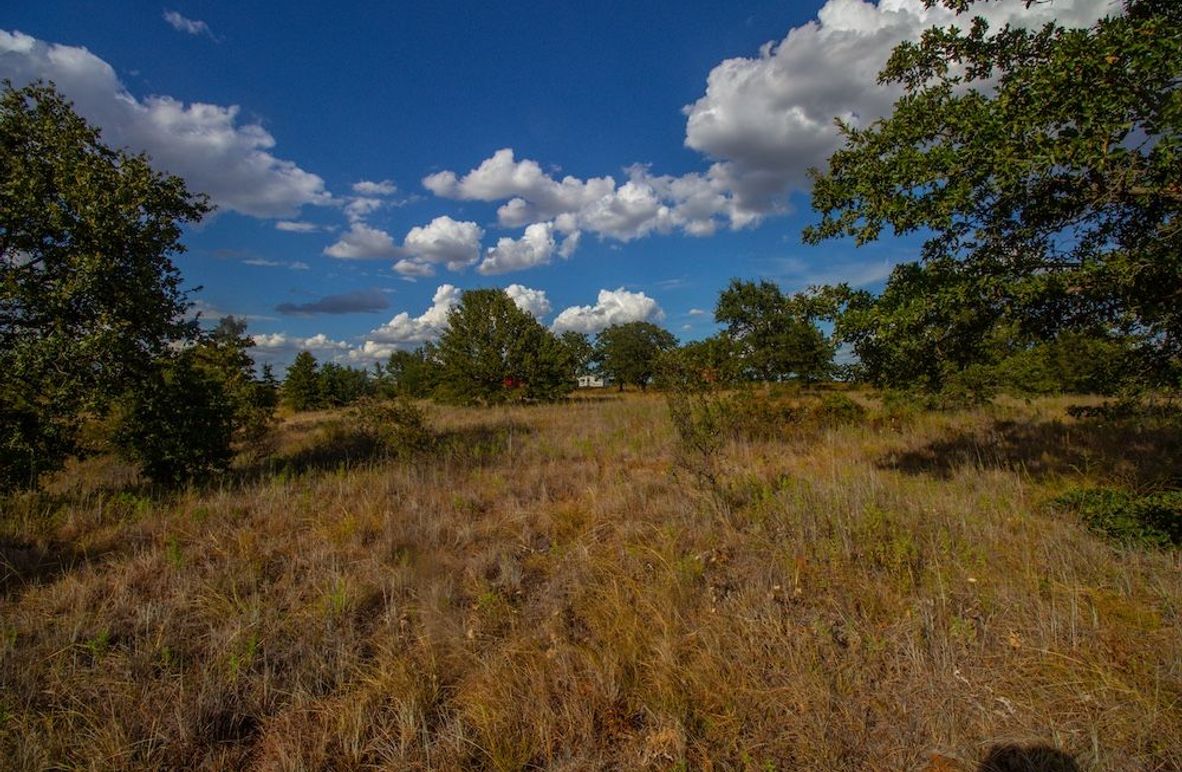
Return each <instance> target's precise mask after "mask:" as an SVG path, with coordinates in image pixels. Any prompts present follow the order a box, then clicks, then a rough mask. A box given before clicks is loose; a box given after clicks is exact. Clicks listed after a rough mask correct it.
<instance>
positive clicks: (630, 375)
mask: <svg viewBox="0 0 1182 772" xmlns="http://www.w3.org/2000/svg"><path fill="white" fill-rule="evenodd" d="M676 346H677V338H675V337H673V334H672V333H671V332H669V331H668V330H665V329H663V328H661V327H658V326H657V325H655V324H653V323H652V322H628V323H627V324H614V325H612V326H611V327H608V328H607V329H606V330H603V331H601V332H600V333H599V334H598V335H597V336H595V359H596V361H597V362H598V364H599V371H600V372H601V373H603V374H604V375H606V376H607V377H608V378H610V379H611V380H613V381H615V383H616V384H617V385H618V386H619V387H620V388H621V389H622V388H623V387H624V386H625V385H626V384H632V385H634V386H639V387H640V388H641V389H645V388H648V384H649V382H650V381H652V379H653V376H654V375H656V373H657V368H658V367H659V365H660V359H661V355H662V354H664V353H665V352H666V351H669V350H671V349H673V348H676Z"/></svg>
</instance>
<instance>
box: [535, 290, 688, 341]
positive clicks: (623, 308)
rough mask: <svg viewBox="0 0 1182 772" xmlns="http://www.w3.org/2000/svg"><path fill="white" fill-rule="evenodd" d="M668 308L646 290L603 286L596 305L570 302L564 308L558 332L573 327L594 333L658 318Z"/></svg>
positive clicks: (557, 325) (555, 322)
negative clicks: (609, 288) (660, 304)
mask: <svg viewBox="0 0 1182 772" xmlns="http://www.w3.org/2000/svg"><path fill="white" fill-rule="evenodd" d="M664 318H665V312H664V311H662V310H661V307H660V306H659V305H658V304H657V301H655V300H653V299H652V298H650V297H649V296H648V295H646V294H644V293H643V292H629V291H628V290H626V289H624V288H623V287H621V288H620V289H617V290H600V291H599V297H598V299H597V300H596V302H595V305H593V306H571V307H570V308H567V309H564V310H563V311H562V313H560V314H559V315H558V317H557V318H556V319H555V320H554V324H553V325H552V328H553V330H554V331H555V332H566V331H567V330H574V331H575V332H582V333H588V334H589V333H595V332H599V331H600V330H603V329H606V328H608V327H611V326H612V325H613V324H627V323H628V322H659V321H660V320H662V319H664Z"/></svg>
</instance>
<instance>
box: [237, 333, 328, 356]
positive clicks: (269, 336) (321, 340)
mask: <svg viewBox="0 0 1182 772" xmlns="http://www.w3.org/2000/svg"><path fill="white" fill-rule="evenodd" d="M251 339H252V340H253V341H254V345H255V348H257V349H259V350H260V351H261V352H263V353H266V354H279V353H290V352H294V351H311V352H313V353H316V352H321V353H324V352H340V351H348V350H349V348H350V346H349V344H348V343H346V342H345V341H343V340H333V339H332V338H330V337H328V336H327V335H325V334H324V333H322V332H320V333H317V334H315V335H313V336H311V337H308V338H301V337H298V336H295V335H288V334H287V333H284V332H264V333H257V334H255V335H252V336H251Z"/></svg>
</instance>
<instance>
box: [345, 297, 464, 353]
mask: <svg viewBox="0 0 1182 772" xmlns="http://www.w3.org/2000/svg"><path fill="white" fill-rule="evenodd" d="M459 302H460V290H459V288H458V287H456V286H454V285H452V284H441V285H440V286H439V287H438V288H437V289H436V290H435V295H434V297H432V299H431V307H430V308H428V309H427V310H426V311H424V312H423V313H422V314H420V315H419V316H411V315H410V314H409V313H407V312H406V311H403V312H401V313H399V314H397V315H396V316H395V317H394V318H393V319H391V320H390V321H388V322H386V323H385V324H383V325H382V326H381V327H377V328H375V329H373V330H371V331H370V332H369V334H368V335H367V336H366V339H365V342H364V343H362V345H361V347H360V348H359V349H355V350H354V351H352V352H350V357H352V358H354V359H368V360H374V359H384V358H386V357H389V356H390V354H391V353H393V352H394V350H395V349H399V348H413V347H414V346H417V345H419V344H421V343H425V342H426V341H429V340H435V339H436V338H438V337H439V336H440V335H441V334H442V333H443V331H444V330H445V329H447V317H448V314H450V313H451V310H452V309H453V308H455V306H456V304H457V303H459Z"/></svg>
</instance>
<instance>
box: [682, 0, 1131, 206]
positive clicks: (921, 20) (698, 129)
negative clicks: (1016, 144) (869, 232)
mask: <svg viewBox="0 0 1182 772" xmlns="http://www.w3.org/2000/svg"><path fill="white" fill-rule="evenodd" d="M1116 8H1117V5H1116V4H1115V3H1113V2H1111V1H1110V0H1056V2H1052V3H1035V4H1033V5H1031V6H1030V7H1029V8H1027V7H1026V3H1025V2H1023V0H1000V2H991V3H978V4H977V5H974V6H973V8H972V13H971V15H980V16H984V17H985V18H986V19H988V20H989V21H990V23H991V27H993V28H997V27H999V26H1000V25H1001V24H1004V23H1007V22H1009V23H1012V24H1014V25H1017V26H1024V27H1038V26H1041V25H1042V24H1044V23H1045V22H1047V21H1050V20H1052V19H1056V18H1057V19H1058V20H1059V21H1060V23H1062V24H1064V25H1066V26H1083V25H1087V24H1090V23H1092V22H1093V21H1095V20H1096V19H1098V18H1100V17H1101V16H1104V15H1105V14H1106V13H1109V12H1110V11H1112V10H1114V9H1116ZM971 15H965V16H960V17H958V16H957V15H956V14H954V13H953V12H951V11H949V10H947V9H946V8H944V7H943V6H939V5H937V6H935V7H933V8H925V7H924V4H923V2H922V0H880V2H879V3H878V4H874V3H872V2H867V1H866V0H828V2H826V3H825V5H824V6H822V7H821V9H820V10H819V11H818V12H817V19H816V20H814V21H810V22H809V23H807V24H804V25H803V26H800V27H796V28H794V29H792V30H790V31H789V32H788V35H787V36H786V37H784V38H783V39H782V40H780V41H778V42H775V41H772V42H768V43H766V44H764V45H763V47H762V48H760V50H759V55H758V56H756V57H737V58H733V59H727V60H725V61H723V62H722V63H721V64H719V65H717V66H716V67H715V68H714V69H713V70H711V72H710V75H709V77H708V78H707V82H706V93H705V94H704V95H703V96H702V97H701V98H700V99H698V100H697V101H696V102H694V103H693V104H692V105H688V106H687V107H686V108H685V110H684V112H685V115H686V134H685V144H686V146H687V147H690V148H693V149H694V150H698V151H700V152H702V153H703V154H705V155H707V156H709V157H710V158H713V159H717V161H718V163H717V164H716V165H715V166H713V167H712V168H711V169H710V171H709V172H708V177H709V178H711V179H713V180H717V181H718V182H720V183H721V184H722V185H723V186H725V187H726V188H727V189H729V190H731V191H733V192H734V194H735V197H736V199H737V203H738V207H739V210H740V211H741V212H744V213H746V214H747V215H748V216H752V217H757V216H759V215H760V214H763V213H767V212H769V211H772V210H774V209H776V208H777V207H778V206H780V205H781V204H782V196H783V195H784V194H785V193H786V192H787V191H789V190H790V189H793V188H804V187H805V185H806V184H807V179H806V176H805V172H806V170H807V169H808V168H809V167H810V166H817V167H822V166H823V165H824V164H825V162H826V160H827V158H828V157H829V155H830V154H831V153H832V152H833V151H834V150H836V149H837V147H838V144H839V137H838V134H837V130H836V127H835V126H834V122H833V119H834V117H841V118H842V119H844V120H846V121H849V122H851V123H853V124H854V125H856V126H866V125H868V124H869V123H871V122H872V121H874V120H875V119H876V118H879V117H881V116H883V115H885V114H886V113H888V112H889V111H890V108H891V106H892V104H893V103H894V101H895V99H897V98H898V97H899V95H900V93H901V92H900V90H899V89H898V88H896V87H884V86H880V85H879V84H878V82H877V77H878V72H879V71H880V70H881V69H882V67H883V65H885V64H886V61H887V58H888V57H889V56H890V52H891V50H892V49H893V48H894V47H895V46H896V45H898V44H899V43H900V42H902V41H903V40H918V39H919V37H920V35H921V33H922V32H923V31H924V30H925V29H927V28H929V27H932V26H943V27H947V26H949V25H952V24H956V25H958V26H960V27H961V28H962V29H963V28H965V27H967V26H968V23H969V20H970V18H971Z"/></svg>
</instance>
